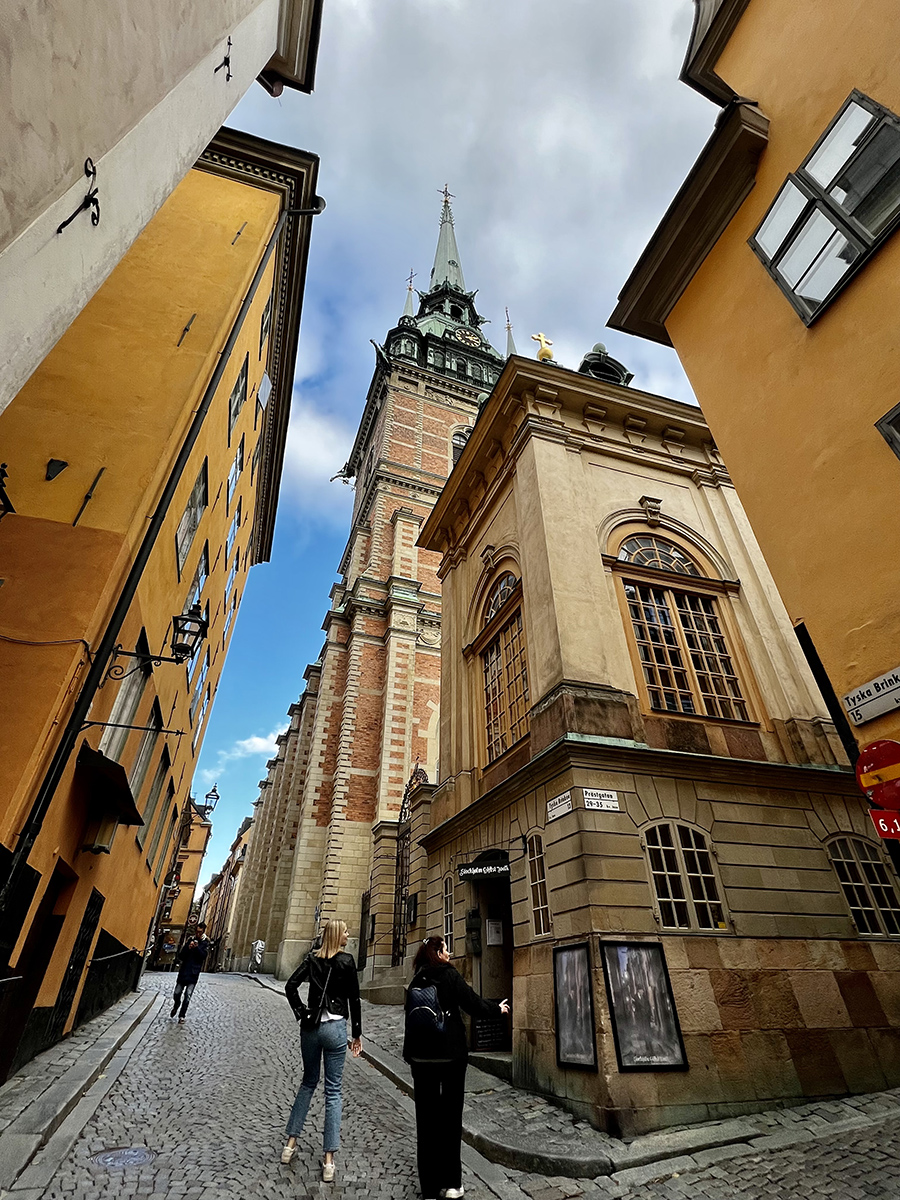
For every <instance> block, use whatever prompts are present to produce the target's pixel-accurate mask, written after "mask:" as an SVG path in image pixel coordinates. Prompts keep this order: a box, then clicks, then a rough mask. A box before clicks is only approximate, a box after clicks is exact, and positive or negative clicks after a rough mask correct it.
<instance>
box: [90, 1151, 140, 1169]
mask: <svg viewBox="0 0 900 1200" xmlns="http://www.w3.org/2000/svg"><path fill="white" fill-rule="evenodd" d="M154 1158H156V1155H155V1153H154V1152H153V1151H152V1150H148V1149H147V1147H146V1146H118V1147H117V1148H116V1149H115V1150H101V1151H100V1153H99V1154H95V1155H94V1156H93V1158H92V1161H93V1162H95V1163H99V1164H100V1166H101V1167H140V1166H142V1165H143V1164H144V1163H148V1162H153V1160H154Z"/></svg>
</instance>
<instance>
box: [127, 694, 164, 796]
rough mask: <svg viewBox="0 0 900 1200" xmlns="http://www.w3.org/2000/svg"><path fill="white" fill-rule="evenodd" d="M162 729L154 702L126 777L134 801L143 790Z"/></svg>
mask: <svg viewBox="0 0 900 1200" xmlns="http://www.w3.org/2000/svg"><path fill="white" fill-rule="evenodd" d="M162 727H163V723H162V712H161V711H160V707H159V701H158V700H154V701H153V708H152V709H151V711H150V716H149V719H148V721H147V728H146V729H145V730H144V736H143V737H142V738H141V744H140V746H139V747H138V752H137V756H136V757H135V760H134V765H133V766H132V768H131V774H130V775H129V777H128V786H129V787H130V788H131V794H132V796H134V798H135V800H137V798H138V796H140V794H141V792H142V791H143V789H144V780H145V779H146V778H147V772H148V771H149V770H150V763H151V762H152V761H153V752H154V751H155V749H156V743H157V742H158V741H159V735H160V733H161V732H162Z"/></svg>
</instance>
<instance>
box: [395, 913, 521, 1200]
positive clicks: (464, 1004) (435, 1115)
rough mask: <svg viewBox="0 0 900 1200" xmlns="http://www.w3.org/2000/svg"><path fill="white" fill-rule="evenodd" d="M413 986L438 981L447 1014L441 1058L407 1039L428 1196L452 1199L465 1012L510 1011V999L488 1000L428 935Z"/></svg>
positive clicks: (457, 1188)
mask: <svg viewBox="0 0 900 1200" xmlns="http://www.w3.org/2000/svg"><path fill="white" fill-rule="evenodd" d="M413 969H414V975H413V979H412V983H411V985H410V987H411V988H423V987H427V986H429V985H434V987H435V988H436V990H437V999H438V1003H439V1006H440V1013H439V1014H438V1016H439V1017H441V1016H442V1017H443V1035H442V1044H441V1048H440V1050H439V1051H438V1053H440V1059H439V1060H437V1059H436V1058H425V1057H423V1052H422V1045H421V1042H416V1041H414V1039H412V1038H411V1037H410V1032H409V1026H407V1033H406V1037H405V1039H404V1043H403V1057H404V1058H405V1059H406V1061H407V1062H408V1063H409V1065H410V1068H411V1069H412V1077H413V1084H414V1085H415V1102H416V1142H417V1152H418V1166H419V1182H420V1184H421V1187H422V1196H423V1197H424V1200H437V1197H438V1196H443V1197H446V1198H447V1200H453V1198H455V1197H458V1196H462V1194H463V1187H462V1164H461V1162H460V1148H461V1143H462V1112H463V1098H464V1095H465V1088H466V1065H467V1063H468V1057H469V1055H468V1049H467V1047H466V1031H465V1027H464V1026H463V1023H462V1017H461V1016H460V1014H459V1010H460V1009H464V1010H465V1011H466V1012H467V1013H469V1014H470V1015H471V1016H473V1017H474V1016H479V1017H496V1016H497V1014H498V1013H503V1014H504V1015H505V1014H507V1013H508V1012H509V1003H508V1002H507V1001H506V1000H501V1001H500V1002H499V1004H498V1003H497V1001H496V1000H482V998H481V997H480V996H479V995H478V994H477V993H476V992H473V991H472V989H471V988H470V987H469V985H468V984H467V983H466V981H465V980H464V979H463V977H462V976H461V975H460V973H459V972H458V971H457V970H456V968H455V967H451V966H450V955H449V953H448V952H447V948H446V946H445V945H444V939H443V938H441V937H430V938H426V939H425V941H424V942H423V943H422V945H421V946H420V947H419V951H418V953H417V954H416V957H415V960H414V961H413Z"/></svg>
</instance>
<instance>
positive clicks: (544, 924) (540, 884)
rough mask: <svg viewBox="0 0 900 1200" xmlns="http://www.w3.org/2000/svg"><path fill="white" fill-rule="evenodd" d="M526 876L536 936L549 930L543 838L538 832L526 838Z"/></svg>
mask: <svg viewBox="0 0 900 1200" xmlns="http://www.w3.org/2000/svg"><path fill="white" fill-rule="evenodd" d="M528 877H529V883H530V885H531V919H532V921H533V922H534V932H535V936H536V937H541V936H542V934H545V933H549V932H550V928H551V926H550V904H549V902H548V900H547V873H546V869H545V866H544V839H543V838H542V837H541V835H540V834H539V833H535V834H532V836H531V837H530V838H529V839H528Z"/></svg>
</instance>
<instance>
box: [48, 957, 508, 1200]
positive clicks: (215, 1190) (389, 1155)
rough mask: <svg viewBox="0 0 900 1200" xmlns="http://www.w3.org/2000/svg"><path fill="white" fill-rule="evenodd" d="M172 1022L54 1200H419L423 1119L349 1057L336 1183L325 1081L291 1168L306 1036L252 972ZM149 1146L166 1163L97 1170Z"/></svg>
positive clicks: (76, 1156) (127, 1075)
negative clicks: (326, 1127) (324, 1160)
mask: <svg viewBox="0 0 900 1200" xmlns="http://www.w3.org/2000/svg"><path fill="white" fill-rule="evenodd" d="M174 982H175V977H174V975H169V974H147V975H146V976H145V977H144V981H143V985H142V986H143V987H144V988H153V989H156V990H159V991H162V992H164V993H165V994H166V995H170V994H171V991H172V988H173V985H174ZM168 1012H169V1007H168V1005H166V1006H165V1007H164V1008H163V1010H162V1012H161V1015H160V1017H159V1018H158V1019H157V1021H156V1022H155V1024H154V1025H153V1027H152V1028H151V1029H150V1031H149V1032H148V1034H147V1035H146V1037H145V1038H144V1040H143V1042H142V1043H141V1045H140V1046H138V1048H137V1050H136V1051H135V1052H134V1054H133V1055H132V1057H131V1059H130V1061H129V1063H128V1065H127V1067H126V1069H125V1070H124V1072H123V1073H122V1076H121V1078H120V1079H119V1080H118V1082H117V1084H116V1085H115V1086H114V1088H113V1089H112V1091H111V1092H110V1094H109V1095H108V1096H107V1097H106V1099H105V1100H104V1101H103V1103H102V1104H101V1106H100V1108H99V1109H98V1110H97V1112H96V1114H95V1115H94V1117H93V1118H92V1119H91V1121H90V1122H89V1124H88V1125H87V1127H86V1128H85V1130H84V1133H83V1134H82V1136H81V1138H80V1139H79V1140H78V1142H77V1143H76V1145H75V1147H74V1149H73V1151H72V1153H71V1154H70V1155H69V1157H68V1159H67V1160H66V1161H65V1162H64V1163H63V1164H62V1166H61V1168H60V1171H59V1173H58V1174H57V1176H56V1178H55V1179H54V1181H53V1183H52V1184H51V1185H50V1187H49V1188H48V1189H47V1191H46V1193H45V1194H46V1196H47V1197H48V1198H65V1200H98V1198H99V1197H113V1196H115V1197H132V1196H134V1197H147V1198H150V1197H152V1200H162V1198H163V1197H171V1198H172V1200H245V1198H246V1197H249V1196H252V1197H260V1198H269V1197H271V1198H272V1200H284V1198H287V1197H290V1198H291V1200H306V1198H307V1197H317V1198H318V1197H320V1196H328V1197H332V1198H333V1200H343V1198H345V1197H346V1198H347V1200H355V1198H356V1197H360V1198H361V1197H364V1196H375V1197H379V1196H381V1197H392V1198H396V1200H412V1198H413V1197H416V1196H418V1194H419V1193H418V1185H417V1181H416V1177H415V1128H414V1124H413V1121H412V1120H411V1118H410V1116H409V1115H408V1114H407V1112H406V1111H405V1110H404V1109H403V1108H402V1107H401V1105H400V1104H399V1103H398V1100H399V1093H396V1092H395V1089H394V1088H393V1087H392V1085H390V1084H388V1083H387V1082H386V1081H385V1080H383V1079H382V1077H381V1076H380V1075H378V1073H377V1072H376V1071H375V1070H374V1068H372V1067H370V1066H369V1065H368V1064H367V1063H365V1062H363V1061H361V1060H355V1059H352V1058H350V1057H349V1056H348V1058H347V1065H346V1069H345V1072H344V1112H343V1123H342V1131H341V1135H342V1136H341V1142H342V1149H341V1151H340V1153H339V1155H338V1156H337V1160H336V1161H337V1174H336V1177H335V1182H334V1183H333V1184H325V1183H322V1182H321V1169H320V1161H321V1149H322V1109H323V1099H322V1085H321V1084H320V1086H319V1088H318V1089H317V1090H316V1096H315V1098H314V1100H313V1105H312V1108H311V1110H310V1116H309V1120H308V1121H307V1126H306V1130H305V1131H304V1134H303V1137H302V1139H301V1141H300V1145H299V1150H298V1153H297V1155H296V1157H295V1158H294V1161H293V1162H292V1163H291V1164H290V1165H289V1166H282V1165H281V1163H280V1162H279V1155H280V1153H281V1148H282V1146H283V1145H284V1138H283V1136H282V1135H283V1130H284V1123H285V1120H286V1118H287V1114H288V1111H289V1110H290V1106H291V1103H292V1101H293V1098H294V1094H295V1090H296V1088H297V1086H299V1083H300V1076H301V1067H300V1040H299V1032H298V1030H297V1026H296V1023H295V1021H294V1018H293V1016H292V1014H291V1012H290V1009H289V1008H288V1005H287V1002H286V1001H285V1000H283V999H279V997H278V996H277V995H275V994H274V993H273V992H270V991H267V990H265V989H263V988H260V987H257V986H256V985H255V984H254V983H252V982H250V981H248V980H246V979H244V978H243V977H241V976H234V975H203V976H202V978H201V981H200V983H199V984H198V986H197V990H196V992H195V994H194V998H193V1000H192V1002H191V1007H190V1009H189V1010H188V1015H187V1020H186V1022H185V1024H184V1025H179V1024H178V1023H177V1022H175V1021H171V1020H169V1018H168ZM392 1093H394V1094H395V1096H396V1097H397V1098H394V1097H392ZM140 1146H145V1147H147V1148H148V1149H149V1150H151V1151H152V1152H153V1153H154V1154H155V1156H156V1157H155V1158H154V1159H153V1160H152V1161H151V1162H149V1163H146V1164H144V1165H142V1166H132V1167H126V1168H118V1169H111V1168H110V1167H107V1166H101V1165H100V1164H98V1163H95V1162H93V1161H92V1156H93V1155H95V1154H98V1153H100V1152H101V1151H104V1150H108V1149H112V1148H115V1147H140ZM464 1183H465V1187H466V1195H467V1196H471V1197H472V1198H473V1200H487V1198H488V1197H489V1196H491V1193H490V1192H489V1191H487V1189H485V1188H484V1187H483V1186H480V1185H479V1184H478V1183H477V1181H476V1180H475V1179H474V1178H473V1177H472V1176H471V1174H469V1175H468V1176H467V1177H464Z"/></svg>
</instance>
